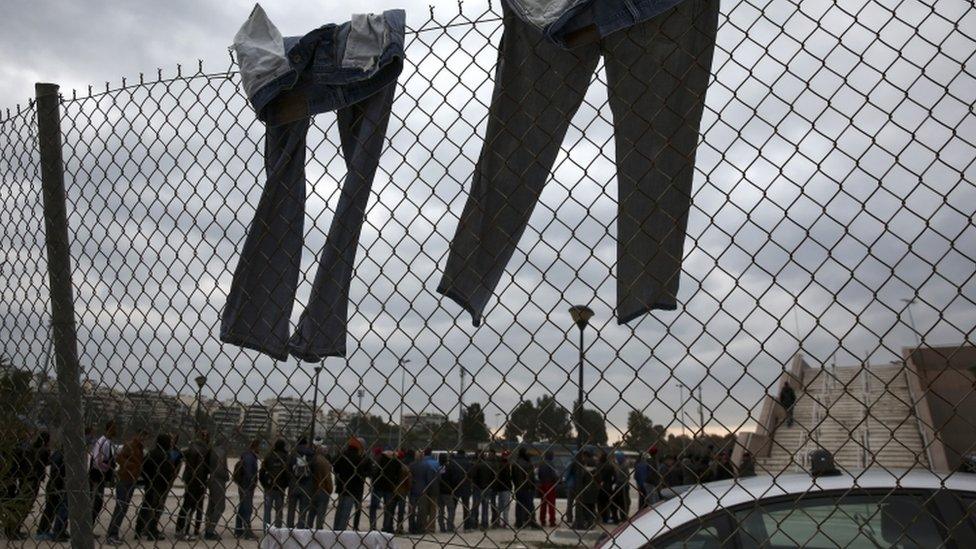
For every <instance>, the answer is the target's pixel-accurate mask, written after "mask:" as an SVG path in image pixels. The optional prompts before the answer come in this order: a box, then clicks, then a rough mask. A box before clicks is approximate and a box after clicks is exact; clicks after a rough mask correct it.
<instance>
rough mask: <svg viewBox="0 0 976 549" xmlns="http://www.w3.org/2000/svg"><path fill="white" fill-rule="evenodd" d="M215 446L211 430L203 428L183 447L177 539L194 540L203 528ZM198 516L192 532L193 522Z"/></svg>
mask: <svg viewBox="0 0 976 549" xmlns="http://www.w3.org/2000/svg"><path fill="white" fill-rule="evenodd" d="M212 452H213V451H212V449H211V447H210V434H209V433H208V432H207V431H206V430H203V429H201V430H200V431H199V432H197V437H196V439H195V440H194V441H193V442H191V443H190V445H189V446H188V447H187V448H186V450H184V451H183V460H184V465H183V486H184V491H183V500H182V502H181V504H180V512H179V514H178V515H177V517H176V539H178V540H182V541H192V540H194V539H196V535H197V534H198V533H199V531H200V526H201V524H200V520H199V517H200V516H201V515H202V512H203V501H204V497H205V496H206V494H207V483H208V482H209V481H210V473H211V472H212V471H211V464H212V459H213V458H212V457H211V454H212ZM194 516H197V517H198V518H197V520H196V521H195V525H194V527H193V533H192V534H191V531H190V523H191V522H194V520H193V519H194Z"/></svg>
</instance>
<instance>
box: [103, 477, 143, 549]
mask: <svg viewBox="0 0 976 549" xmlns="http://www.w3.org/2000/svg"><path fill="white" fill-rule="evenodd" d="M135 488H136V486H135V483H133V482H125V481H122V482H119V483H118V484H116V486H115V510H114V511H113V512H112V519H111V520H110V521H109V523H108V532H106V534H107V537H110V538H116V537H118V536H119V529H120V528H121V527H122V521H123V520H125V515H126V513H127V512H128V511H129V502H130V501H132V492H133V491H134V490H135Z"/></svg>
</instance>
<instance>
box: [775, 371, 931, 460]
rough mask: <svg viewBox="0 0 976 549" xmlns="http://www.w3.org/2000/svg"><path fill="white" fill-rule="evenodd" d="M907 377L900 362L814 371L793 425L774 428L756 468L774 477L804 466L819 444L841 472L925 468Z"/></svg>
mask: <svg viewBox="0 0 976 549" xmlns="http://www.w3.org/2000/svg"><path fill="white" fill-rule="evenodd" d="M907 375H909V374H908V373H907V371H906V370H905V368H904V367H903V366H902V365H900V364H899V365H883V366H868V367H867V368H865V367H863V366H846V367H830V368H825V369H815V370H814V371H813V375H811V376H809V379H804V385H805V386H804V387H803V388H798V389H796V393H797V402H796V407H795V408H794V419H795V423H794V424H793V427H787V426H786V425H785V424H782V425H780V426H779V427H778V428H777V429H776V431H775V433H774V434H773V436H772V446H771V447H772V449H771V451H770V454H769V456H768V457H763V458H759V459H758V460H757V465H758V468H760V469H765V470H766V471H767V472H769V473H770V474H774V475H775V474H778V473H780V472H784V471H803V470H806V469H807V467H808V465H809V464H808V459H807V455H808V454H809V452H810V451H812V450H815V449H816V448H818V447H823V448H825V449H827V450H829V451H830V452H831V453H832V454H833V455H834V462H835V463H836V464H837V467H838V468H840V469H842V470H856V469H862V468H865V467H884V468H888V469H895V468H897V469H908V468H917V467H920V468H927V467H928V459H927V457H926V452H925V448H924V444H923V443H922V436H921V434H920V432H919V429H918V422H917V420H916V418H915V414H914V410H913V408H912V398H911V395H910V391H909V388H908V380H907V378H906V376H907Z"/></svg>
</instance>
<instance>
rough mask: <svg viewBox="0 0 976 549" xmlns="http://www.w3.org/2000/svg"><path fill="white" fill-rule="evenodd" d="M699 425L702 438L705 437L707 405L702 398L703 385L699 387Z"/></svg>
mask: <svg viewBox="0 0 976 549" xmlns="http://www.w3.org/2000/svg"><path fill="white" fill-rule="evenodd" d="M698 425H699V426H700V428H701V434H702V436H705V403H704V399H703V398H702V388H701V385H699V386H698Z"/></svg>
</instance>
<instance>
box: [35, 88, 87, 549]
mask: <svg viewBox="0 0 976 549" xmlns="http://www.w3.org/2000/svg"><path fill="white" fill-rule="evenodd" d="M34 92H35V95H36V103H35V105H36V108H37V142H38V153H39V157H40V165H41V195H42V198H43V204H44V240H45V243H46V245H47V268H48V288H49V293H50V302H51V332H52V338H51V339H52V340H53V341H52V345H53V347H54V357H55V366H56V369H57V374H58V399H59V401H60V405H61V418H60V419H61V437H62V440H63V442H64V465H65V477H66V478H65V492H66V494H67V500H68V525H69V528H68V529H69V530H70V531H71V546H72V548H73V549H91V548H92V547H93V546H94V536H93V534H92V520H91V517H92V502H91V490H90V487H89V486H88V459H87V453H88V452H87V450H88V449H87V448H85V435H84V432H83V426H82V422H81V421H80V419H81V418H83V417H84V412H83V408H82V401H81V380H80V377H79V376H80V371H81V366H80V365H79V363H78V332H77V329H76V327H75V308H74V296H73V295H72V287H71V243H70V241H69V240H68V206H67V201H66V199H65V192H64V160H63V158H62V156H61V155H62V151H61V148H62V143H61V97H60V95H59V94H58V85H57V84H42V83H38V84H36V85H35V86H34Z"/></svg>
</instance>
